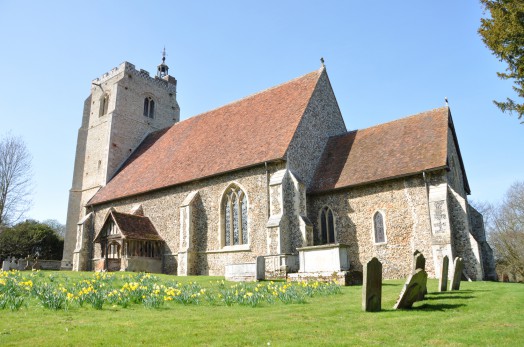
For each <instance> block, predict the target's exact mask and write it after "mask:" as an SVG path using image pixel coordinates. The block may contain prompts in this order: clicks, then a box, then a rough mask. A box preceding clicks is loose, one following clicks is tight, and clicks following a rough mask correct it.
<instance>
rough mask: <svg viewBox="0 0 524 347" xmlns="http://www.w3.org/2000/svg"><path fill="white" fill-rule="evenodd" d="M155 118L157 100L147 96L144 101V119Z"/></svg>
mask: <svg viewBox="0 0 524 347" xmlns="http://www.w3.org/2000/svg"><path fill="white" fill-rule="evenodd" d="M154 116H155V100H153V98H152V97H150V96H147V97H146V98H145V99H144V117H148V118H153V117H154Z"/></svg>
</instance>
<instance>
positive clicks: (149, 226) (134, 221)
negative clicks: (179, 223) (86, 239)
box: [102, 211, 162, 241]
mask: <svg viewBox="0 0 524 347" xmlns="http://www.w3.org/2000/svg"><path fill="white" fill-rule="evenodd" d="M111 216H112V217H113V220H114V221H115V223H116V225H117V226H118V229H120V232H121V233H122V238H124V239H130V240H152V241H162V238H161V237H160V235H158V232H157V231H156V229H155V227H154V226H153V223H151V220H150V219H149V218H148V217H142V216H137V215H133V214H127V213H120V212H116V211H111ZM102 229H103V228H102Z"/></svg>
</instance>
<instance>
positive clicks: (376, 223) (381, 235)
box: [373, 211, 386, 243]
mask: <svg viewBox="0 0 524 347" xmlns="http://www.w3.org/2000/svg"><path fill="white" fill-rule="evenodd" d="M373 231H374V234H375V243H384V242H386V230H385V228H384V216H383V215H382V213H380V212H378V211H377V212H375V214H374V215H373Z"/></svg>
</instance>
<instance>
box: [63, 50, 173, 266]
mask: <svg viewBox="0 0 524 347" xmlns="http://www.w3.org/2000/svg"><path fill="white" fill-rule="evenodd" d="M176 83H177V81H176V79H175V78H174V77H172V76H170V75H169V74H168V66H167V65H166V64H165V50H164V53H163V58H162V63H161V64H160V65H158V70H157V74H156V76H155V77H151V76H149V73H148V72H147V71H144V70H136V69H135V66H134V65H133V64H130V63H128V62H124V63H122V64H120V65H119V66H118V67H116V68H114V69H112V70H111V71H109V72H107V73H105V74H104V75H102V76H101V77H99V78H97V79H95V80H93V82H92V83H91V94H90V95H89V97H88V98H87V99H86V101H85V102H84V113H83V117H82V124H81V126H80V129H79V130H78V139H77V145H76V156H75V158H76V159H75V167H74V174H73V183H72V187H71V190H70V192H69V206H68V212H67V222H66V235H65V240H64V254H63V258H62V269H72V267H73V259H75V267H76V269H75V270H87V269H89V268H90V265H89V264H88V261H87V259H89V254H87V253H88V247H86V246H87V243H88V242H92V240H89V237H91V236H90V235H92V233H90V232H88V231H89V229H91V228H92V226H91V224H92V222H91V214H90V213H89V212H90V211H87V210H86V207H85V206H86V204H87V202H88V201H89V200H90V199H91V198H92V197H93V195H94V194H95V193H96V192H97V191H98V190H99V189H100V188H101V187H103V186H105V185H106V183H107V182H108V181H109V180H110V179H111V178H112V177H113V176H114V175H115V174H116V173H117V172H118V170H119V168H120V167H121V166H122V165H123V164H124V162H125V161H126V159H127V158H128V157H129V155H130V154H131V153H132V152H133V151H134V150H135V149H136V148H137V146H138V145H139V144H140V143H141V142H142V140H143V139H144V138H145V137H146V136H147V135H148V134H149V133H151V132H152V131H156V130H159V129H162V128H166V127H169V126H171V125H173V124H174V123H176V122H178V121H179V119H180V108H179V106H178V103H177V100H176Z"/></svg>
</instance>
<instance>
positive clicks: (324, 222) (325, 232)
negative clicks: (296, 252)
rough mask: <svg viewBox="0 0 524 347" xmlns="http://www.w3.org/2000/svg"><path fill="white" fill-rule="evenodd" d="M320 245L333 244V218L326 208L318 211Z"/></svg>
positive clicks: (329, 210)
mask: <svg viewBox="0 0 524 347" xmlns="http://www.w3.org/2000/svg"><path fill="white" fill-rule="evenodd" d="M320 243H321V244H323V245H325V244H328V243H335V218H334V216H333V211H331V209H330V208H329V207H327V206H326V207H324V208H323V209H322V210H321V211H320Z"/></svg>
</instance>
